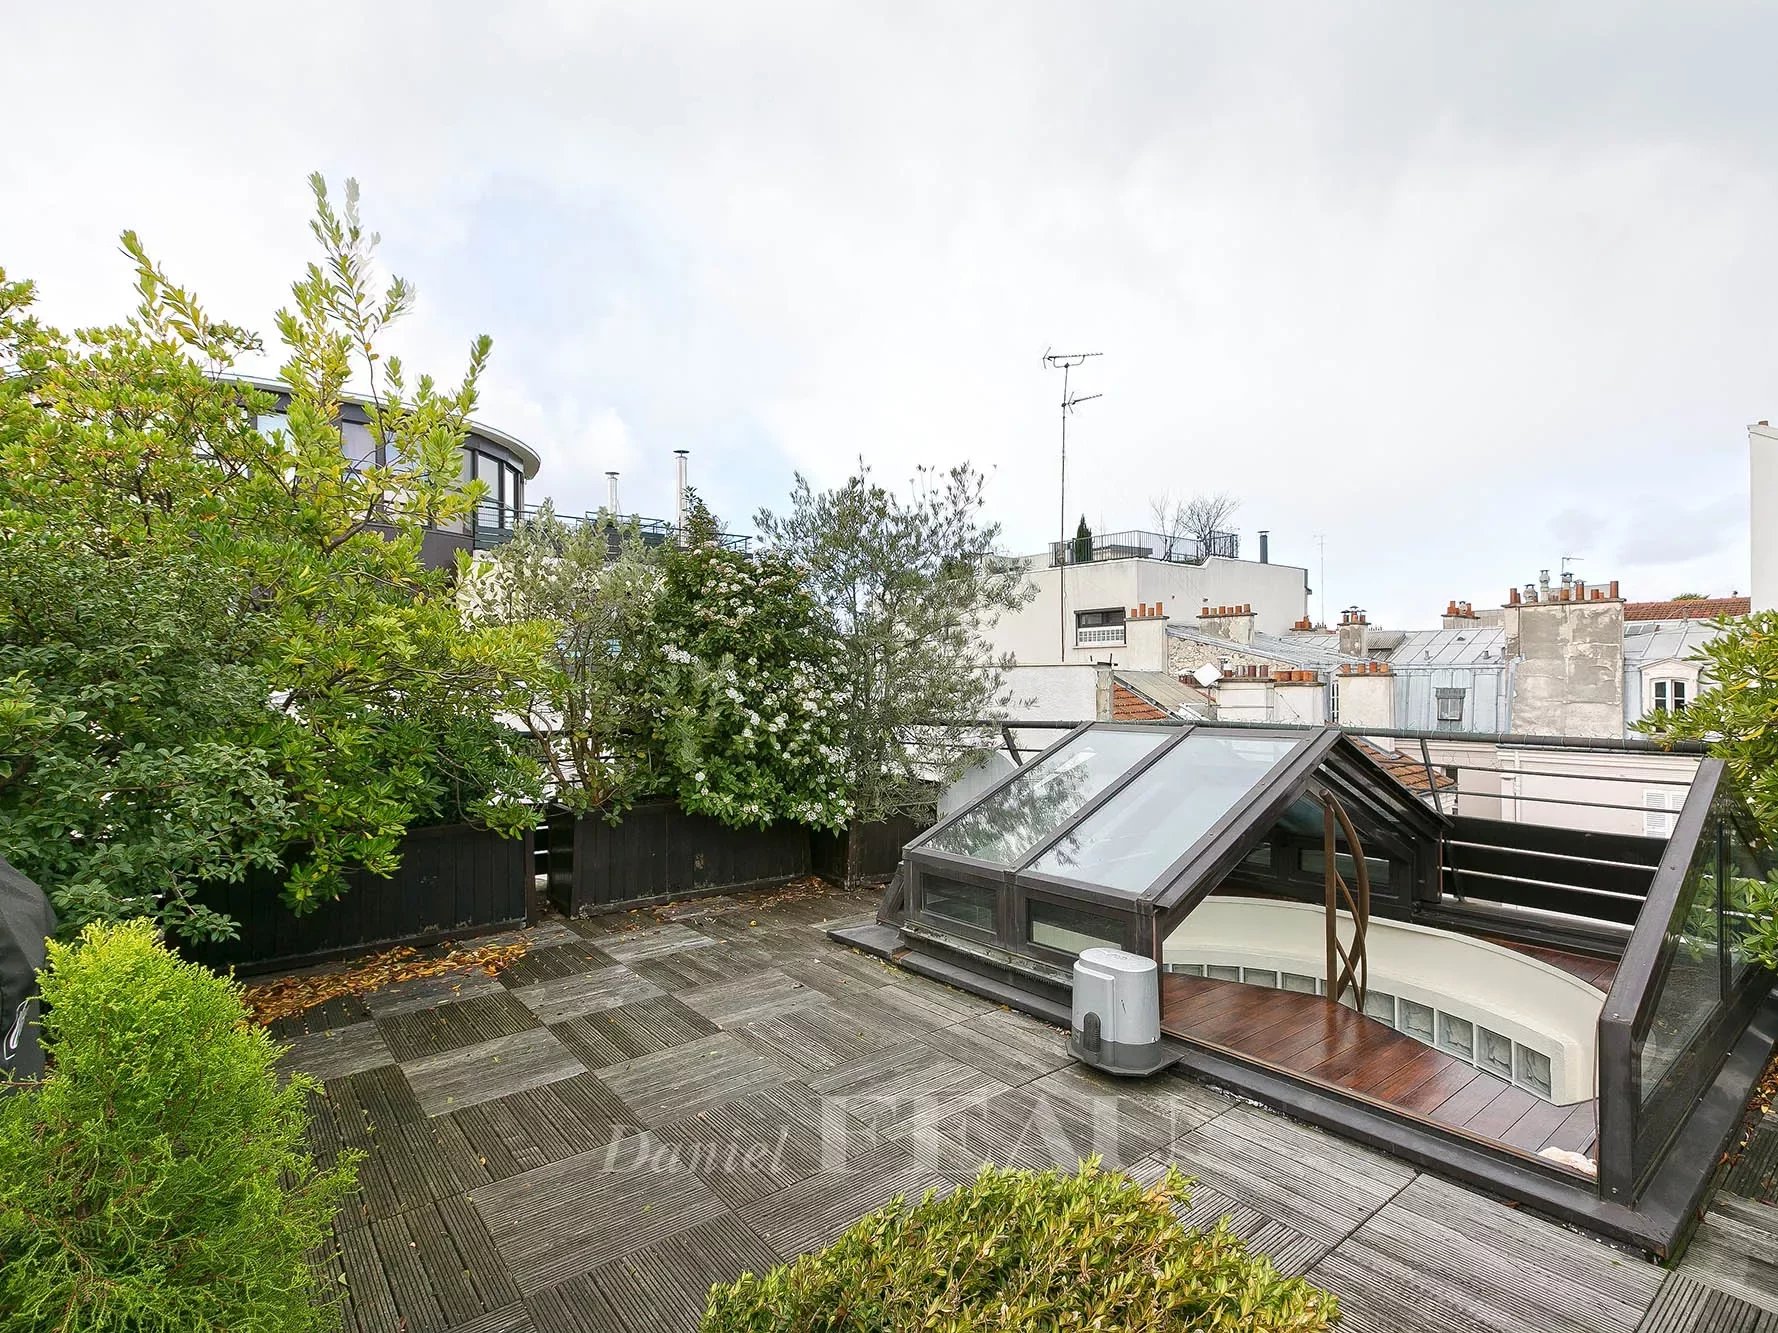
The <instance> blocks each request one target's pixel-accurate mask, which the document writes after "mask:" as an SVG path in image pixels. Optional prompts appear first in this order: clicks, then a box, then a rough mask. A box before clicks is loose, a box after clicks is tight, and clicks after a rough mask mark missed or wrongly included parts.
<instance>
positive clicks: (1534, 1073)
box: [1513, 1046, 1550, 1097]
mask: <svg viewBox="0 0 1778 1333" xmlns="http://www.w3.org/2000/svg"><path fill="white" fill-rule="evenodd" d="M1513 1050H1514V1051H1515V1052H1516V1053H1517V1055H1518V1059H1519V1082H1520V1083H1522V1084H1524V1085H1525V1086H1526V1087H1527V1088H1530V1089H1531V1091H1533V1092H1535V1093H1536V1094H1537V1095H1538V1096H1540V1097H1548V1096H1549V1095H1550V1057H1549V1056H1547V1055H1545V1054H1543V1053H1542V1052H1541V1051H1534V1050H1532V1049H1531V1048H1530V1047H1529V1046H1515V1047H1514V1048H1513Z"/></svg>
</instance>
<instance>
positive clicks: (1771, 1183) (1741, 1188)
mask: <svg viewBox="0 0 1778 1333" xmlns="http://www.w3.org/2000/svg"><path fill="white" fill-rule="evenodd" d="M1722 1187H1723V1189H1724V1190H1726V1191H1727V1192H1729V1193H1730V1194H1736V1195H1739V1196H1740V1197H1741V1198H1743V1199H1755V1200H1758V1201H1759V1202H1761V1203H1775V1202H1778V1116H1772V1115H1766V1116H1764V1117H1762V1118H1761V1120H1760V1122H1759V1123H1758V1124H1757V1125H1755V1126H1754V1129H1753V1133H1752V1134H1750V1135H1749V1136H1748V1139H1747V1146H1746V1147H1745V1148H1743V1149H1742V1150H1741V1155H1740V1157H1738V1158H1736V1160H1735V1165H1734V1166H1733V1167H1731V1168H1730V1170H1729V1174H1728V1176H1727V1178H1726V1179H1724V1181H1723V1185H1722Z"/></svg>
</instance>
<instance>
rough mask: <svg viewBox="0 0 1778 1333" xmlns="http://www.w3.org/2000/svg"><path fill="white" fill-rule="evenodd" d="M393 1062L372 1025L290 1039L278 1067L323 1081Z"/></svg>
mask: <svg viewBox="0 0 1778 1333" xmlns="http://www.w3.org/2000/svg"><path fill="white" fill-rule="evenodd" d="M394 1062H395V1057H394V1056H393V1055H392V1054H391V1053H390V1051H389V1046H388V1044H387V1043H386V1042H385V1041H384V1040H383V1034H382V1033H381V1032H379V1031H377V1025H376V1024H375V1023H352V1024H349V1025H348V1026H346V1027H340V1028H323V1029H322V1030H321V1031H319V1032H310V1033H305V1034H303V1035H301V1036H297V1037H293V1038H291V1039H290V1049H289V1050H288V1051H286V1052H285V1053H284V1058H283V1059H282V1060H280V1061H279V1062H278V1067H279V1068H280V1069H284V1070H300V1071H301V1072H302V1073H305V1074H310V1075H312V1076H314V1077H315V1078H318V1079H322V1080H326V1079H330V1078H342V1077H344V1076H345V1075H347V1074H360V1073H363V1072H364V1071H365V1070H367V1069H375V1068H376V1067H377V1066H378V1065H387V1064H393V1063H394Z"/></svg>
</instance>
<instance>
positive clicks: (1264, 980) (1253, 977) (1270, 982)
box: [1241, 967, 1278, 990]
mask: <svg viewBox="0 0 1778 1333" xmlns="http://www.w3.org/2000/svg"><path fill="white" fill-rule="evenodd" d="M1241 980H1242V981H1245V982H1246V983H1247V984H1248V985H1249V986H1270V987H1271V988H1272V989H1273V990H1277V989H1278V974H1277V973H1276V972H1273V971H1270V970H1269V969H1267V968H1263V967H1244V968H1242V969H1241Z"/></svg>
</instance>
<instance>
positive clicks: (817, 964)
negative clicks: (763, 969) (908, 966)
mask: <svg viewBox="0 0 1778 1333" xmlns="http://www.w3.org/2000/svg"><path fill="white" fill-rule="evenodd" d="M777 965H778V968H779V970H781V971H782V972H784V973H785V974H786V975H788V976H792V977H795V978H796V979H797V980H798V981H800V982H802V983H803V985H805V986H811V987H813V988H814V989H816V990H818V991H820V992H821V993H822V994H824V995H831V996H834V997H836V998H837V997H839V996H841V995H851V994H853V993H855V992H857V991H861V990H862V991H873V990H876V989H877V988H878V987H879V986H887V985H888V984H889V983H890V982H891V981H893V980H894V979H895V972H894V970H893V969H892V968H891V967H890V966H889V964H888V963H885V962H884V961H883V960H882V959H880V958H873V957H871V956H870V955H869V954H864V953H858V952H857V951H855V950H852V949H838V950H835V951H833V952H831V953H822V954H818V955H816V956H815V957H812V958H785V959H782V960H778V961H777Z"/></svg>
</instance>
